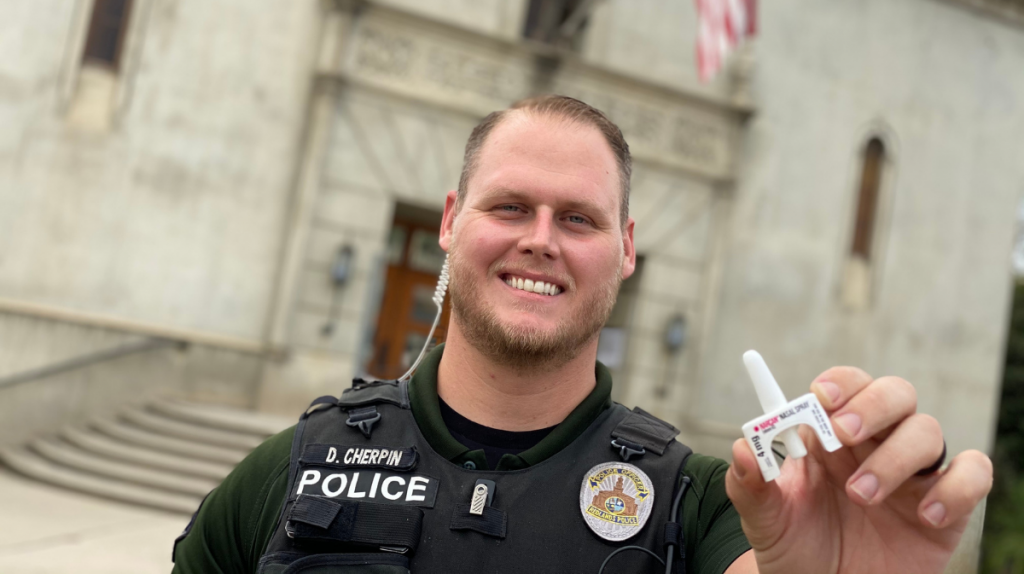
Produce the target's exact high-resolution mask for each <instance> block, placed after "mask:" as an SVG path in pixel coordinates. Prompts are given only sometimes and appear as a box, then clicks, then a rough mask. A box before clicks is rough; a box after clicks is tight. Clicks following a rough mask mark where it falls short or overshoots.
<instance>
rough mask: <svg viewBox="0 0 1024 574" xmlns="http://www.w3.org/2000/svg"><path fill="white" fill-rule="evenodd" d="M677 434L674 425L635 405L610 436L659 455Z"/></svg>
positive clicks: (677, 431)
mask: <svg viewBox="0 0 1024 574" xmlns="http://www.w3.org/2000/svg"><path fill="white" fill-rule="evenodd" d="M678 434H679V429H677V428H676V427H674V426H672V425H670V424H668V423H667V422H665V421H663V420H661V419H659V418H658V417H656V416H654V415H652V414H650V413H648V412H647V411H645V410H643V409H641V408H640V407H636V408H635V409H633V410H632V411H630V413H629V414H628V415H626V417H625V418H624V419H622V421H621V422H619V424H618V425H617V426H616V427H615V429H614V430H613V431H612V438H613V439H624V440H625V441H628V442H629V443H632V444H635V445H640V446H642V447H644V448H645V449H647V450H649V451H651V452H654V453H657V454H658V456H661V455H663V454H665V449H667V448H668V445H669V444H671V443H672V441H674V440H675V438H676V436H677V435H678Z"/></svg>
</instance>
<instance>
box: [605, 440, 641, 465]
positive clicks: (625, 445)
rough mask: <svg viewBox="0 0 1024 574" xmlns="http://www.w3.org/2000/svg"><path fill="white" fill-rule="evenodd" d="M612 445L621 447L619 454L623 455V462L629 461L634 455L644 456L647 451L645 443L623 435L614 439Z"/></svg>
mask: <svg viewBox="0 0 1024 574" xmlns="http://www.w3.org/2000/svg"><path fill="white" fill-rule="evenodd" d="M612 447H614V448H617V449H619V456H621V457H622V460H623V462H629V459H631V458H633V457H634V456H643V455H644V454H646V453H647V449H645V448H644V447H643V445H641V444H637V443H635V442H632V441H628V440H626V439H624V438H622V437H619V438H614V439H612Z"/></svg>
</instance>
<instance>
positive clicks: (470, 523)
mask: <svg viewBox="0 0 1024 574" xmlns="http://www.w3.org/2000/svg"><path fill="white" fill-rule="evenodd" d="M469 508H470V506H469V505H468V504H456V505H455V511H454V512H452V524H451V526H450V528H451V529H452V530H475V531H477V532H479V533H481V534H486V535H487V536H491V537H493V538H499V539H502V540H504V538H505V531H506V530H507V527H508V516H507V515H506V514H505V513H504V512H502V511H501V510H498V509H497V508H494V507H492V506H485V507H484V513H483V514H480V515H477V514H471V513H470V512H469Z"/></svg>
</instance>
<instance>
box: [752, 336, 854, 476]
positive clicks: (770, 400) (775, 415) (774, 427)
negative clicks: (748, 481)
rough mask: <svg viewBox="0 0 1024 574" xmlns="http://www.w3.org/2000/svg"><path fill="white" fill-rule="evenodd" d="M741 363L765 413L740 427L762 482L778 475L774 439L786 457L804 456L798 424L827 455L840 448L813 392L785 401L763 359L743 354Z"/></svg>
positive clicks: (755, 353)
mask: <svg viewBox="0 0 1024 574" xmlns="http://www.w3.org/2000/svg"><path fill="white" fill-rule="evenodd" d="M743 364H744V365H745V366H746V367H747V373H748V374H749V375H750V381H751V382H752V383H754V390H756V391H757V398H758V400H760V401H761V408H762V409H764V414H763V415H761V416H760V417H758V418H756V419H754V420H752V421H750V422H748V423H747V424H745V425H743V436H744V438H746V439H747V444H749V445H750V449H751V450H752V451H753V452H754V455H755V456H756V457H757V464H758V466H760V468H761V476H763V477H764V479H765V481H766V482H767V481H772V480H775V479H776V478H777V477H778V476H779V473H780V470H779V465H778V464H777V463H776V462H775V455H774V454H772V450H771V444H772V441H774V440H775V439H776V438H777V439H779V440H781V441H782V443H783V444H785V445H786V450H787V451H789V454H788V456H790V457H792V458H803V457H804V456H806V455H807V447H805V446H804V441H802V440H800V435H799V434H798V433H797V426H798V425H802V424H804V425H807V426H809V427H811V428H812V429H814V432H816V433H817V434H818V440H819V441H821V445H822V446H823V447H825V450H827V451H828V452H835V451H837V450H839V449H840V448H842V446H843V443H841V442H839V439H838V438H836V433H835V431H833V430H832V423H830V422H829V420H828V414H827V413H826V412H825V409H824V407H822V406H821V403H820V402H819V401H818V397H816V396H815V395H814V393H807V394H806V395H803V396H802V397H800V398H798V399H796V400H794V401H791V402H788V403H787V402H786V395H784V394H783V393H782V389H780V388H779V383H777V382H776V381H775V377H773V376H772V372H771V371H769V370H768V365H767V364H765V362H764V358H763V357H762V356H761V354H760V353H758V352H757V351H747V352H746V353H743Z"/></svg>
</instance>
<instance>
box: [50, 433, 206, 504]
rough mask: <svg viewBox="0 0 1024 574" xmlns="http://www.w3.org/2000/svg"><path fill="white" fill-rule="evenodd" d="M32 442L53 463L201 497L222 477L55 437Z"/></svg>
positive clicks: (101, 475)
mask: <svg viewBox="0 0 1024 574" xmlns="http://www.w3.org/2000/svg"><path fill="white" fill-rule="evenodd" d="M30 446H31V449H32V450H33V451H35V452H37V453H39V454H40V455H41V456H42V457H43V458H46V459H48V460H50V461H51V462H53V463H54V464H61V465H64V466H66V467H70V468H72V469H77V470H79V471H83V472H87V473H90V474H93V475H95V476H98V477H107V478H113V479H115V480H118V481H121V482H128V483H133V484H138V485H141V486H148V487H151V488H156V489H161V490H165V491H170V492H175V493H180V494H190V495H193V496H198V497H200V498H201V497H203V496H206V494H207V493H208V492H210V491H211V490H213V489H214V487H216V486H217V485H218V484H219V483H220V481H219V480H210V479H203V478H196V477H194V476H187V475H184V474H181V473H178V472H172V471H167V470H155V469H152V468H146V467H143V466H138V465H135V464H131V463H125V462H119V461H116V460H113V459H109V458H106V457H101V456H96V455H94V454H92V453H88V452H83V451H82V450H81V449H79V448H76V447H75V446H74V445H70V444H68V443H65V442H63V441H57V440H54V439H36V440H34V441H32V443H30Z"/></svg>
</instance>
